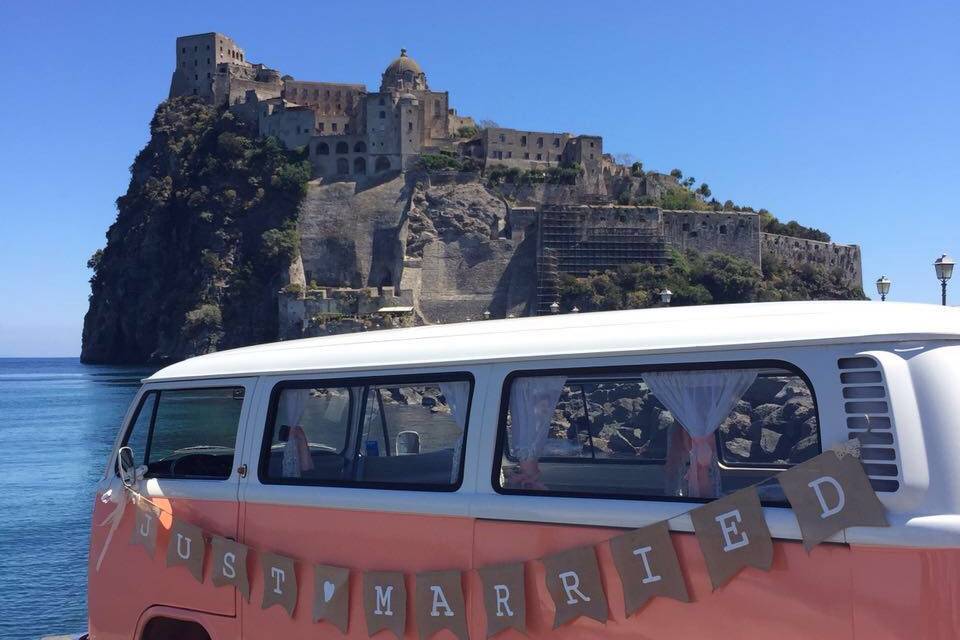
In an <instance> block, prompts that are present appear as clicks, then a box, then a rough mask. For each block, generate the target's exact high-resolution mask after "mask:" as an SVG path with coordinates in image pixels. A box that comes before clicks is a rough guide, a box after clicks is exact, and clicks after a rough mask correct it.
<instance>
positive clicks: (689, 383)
mask: <svg viewBox="0 0 960 640" xmlns="http://www.w3.org/2000/svg"><path fill="white" fill-rule="evenodd" d="M756 378H757V371H756V370H755V369H727V370H718V371H648V372H646V373H644V374H643V380H644V382H646V383H647V386H648V387H650V391H652V392H653V394H654V395H655V396H656V397H657V399H658V400H660V402H662V403H663V405H664V406H665V407H666V408H667V409H668V410H669V411H670V413H672V414H673V417H674V418H676V419H677V421H678V422H679V423H680V424H681V425H682V426H683V428H684V429H685V430H686V431H687V433H688V434H690V440H691V447H690V471H689V475H688V485H689V492H690V495H691V496H693V497H697V498H709V497H714V496H716V495H718V494H719V488H720V486H719V482H720V477H719V473H716V471H717V470H715V469H713V468H714V467H715V466H716V464H717V460H716V455H715V450H714V445H713V440H714V438H713V433H714V432H715V431H716V430H717V429H718V428H719V427H720V423H722V422H723V421H724V420H725V419H726V418H727V416H729V415H730V412H731V411H733V408H734V407H735V406H736V405H737V402H739V400H740V397H741V396H742V395H743V394H744V393H745V392H746V391H747V389H749V388H750V385H752V384H753V381H754V380H756ZM711 474H712V475H713V477H712V478H710V475H711Z"/></svg>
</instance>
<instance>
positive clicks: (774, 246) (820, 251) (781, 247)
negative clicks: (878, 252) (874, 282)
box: [761, 233, 863, 288]
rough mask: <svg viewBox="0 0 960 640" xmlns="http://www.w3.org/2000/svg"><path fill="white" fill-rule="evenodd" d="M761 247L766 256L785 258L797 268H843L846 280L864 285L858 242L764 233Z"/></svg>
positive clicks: (841, 270) (857, 284)
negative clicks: (813, 265)
mask: <svg viewBox="0 0 960 640" xmlns="http://www.w3.org/2000/svg"><path fill="white" fill-rule="evenodd" d="M761 248H762V250H763V253H764V254H765V255H770V256H774V257H776V258H778V259H780V260H783V261H784V262H786V263H787V264H788V265H790V266H791V267H794V268H796V267H799V266H802V265H804V264H815V265H819V266H821V267H824V268H826V269H828V270H834V269H836V270H839V271H840V272H841V273H842V274H843V277H844V282H845V283H847V284H849V285H853V286H858V287H861V288H862V287H863V268H862V265H861V262H860V247H859V246H858V245H855V244H836V243H833V242H820V241H818V240H806V239H804V238H795V237H792V236H781V235H777V234H775V233H762V234H761Z"/></svg>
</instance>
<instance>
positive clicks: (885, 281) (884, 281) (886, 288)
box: [877, 276, 890, 302]
mask: <svg viewBox="0 0 960 640" xmlns="http://www.w3.org/2000/svg"><path fill="white" fill-rule="evenodd" d="M877 293H879V294H880V302H884V301H886V299H887V294H888V293H890V278H888V277H887V276H880V277H879V278H877Z"/></svg>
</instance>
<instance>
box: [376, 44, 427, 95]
mask: <svg viewBox="0 0 960 640" xmlns="http://www.w3.org/2000/svg"><path fill="white" fill-rule="evenodd" d="M426 88H427V76H426V74H425V73H424V72H423V69H421V68H420V65H419V64H417V61H416V60H414V59H413V58H411V57H410V56H408V55H407V50H406V49H400V55H399V56H398V57H397V58H395V59H394V61H393V62H391V63H390V64H389V65H387V68H386V69H384V71H383V77H382V80H381V82H380V91H414V90H418V89H419V90H424V89H426Z"/></svg>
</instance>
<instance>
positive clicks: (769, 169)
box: [0, 0, 960, 356]
mask: <svg viewBox="0 0 960 640" xmlns="http://www.w3.org/2000/svg"><path fill="white" fill-rule="evenodd" d="M268 15H269V17H267V16H268ZM206 31H221V32H223V33H226V34H228V35H230V36H232V37H233V38H234V39H236V40H237V42H238V43H239V44H240V46H241V47H243V48H244V49H245V50H246V52H247V58H248V59H249V60H252V61H257V62H264V63H266V64H268V65H269V66H272V67H274V68H278V69H280V70H282V71H283V72H284V73H289V74H291V75H293V76H295V77H297V78H302V79H310V80H329V81H345V82H363V83H366V84H367V86H372V87H376V86H378V84H379V77H380V73H381V71H382V70H383V67H384V66H386V64H387V63H388V62H389V61H390V60H391V59H392V58H393V57H394V56H395V55H396V54H397V52H398V50H399V49H400V47H406V48H408V49H409V51H410V55H412V56H413V57H414V58H416V59H417V60H418V61H419V62H420V64H421V65H422V66H423V68H424V71H425V72H426V73H427V77H428V81H429V83H430V86H431V87H432V88H434V89H439V90H447V91H449V92H450V96H451V104H452V105H453V106H455V107H456V108H457V109H458V110H459V111H460V112H461V113H465V114H470V115H473V116H475V117H477V118H485V119H492V120H495V121H497V122H498V123H500V124H501V125H503V126H509V127H518V128H531V129H544V130H563V131H571V132H575V133H594V134H600V135H602V136H603V137H604V146H605V149H606V150H607V151H610V152H615V153H616V152H627V153H631V154H633V155H634V156H636V157H637V158H638V159H640V160H642V161H643V163H644V165H645V166H646V167H647V168H649V169H659V170H664V171H669V170H670V169H672V168H674V167H678V168H680V169H682V170H683V172H684V174H686V175H692V176H695V177H696V178H697V179H698V181H706V182H707V183H709V184H710V187H711V188H712V190H713V192H714V195H715V196H716V197H718V198H719V199H720V200H726V199H728V198H729V199H732V200H734V201H735V202H738V203H741V204H749V205H752V206H754V207H756V208H760V207H765V208H767V209H769V210H770V211H772V212H773V213H774V214H775V215H777V216H778V217H780V218H781V219H782V220H784V221H786V220H788V219H791V218H795V219H797V220H799V221H800V222H802V223H804V224H807V225H810V226H815V227H819V228H822V229H824V230H825V231H827V232H829V233H830V234H831V235H832V236H833V238H834V239H835V240H836V241H838V242H850V243H857V244H860V245H861V247H862V250H863V267H864V277H865V280H866V281H867V286H866V289H867V292H868V294H872V293H873V281H874V280H875V279H876V278H877V277H879V276H880V275H881V274H886V275H887V276H888V277H890V278H891V279H892V280H893V289H892V291H891V299H895V300H909V301H919V302H931V303H934V302H938V296H939V285H938V283H937V282H936V280H935V278H934V275H933V267H932V266H931V264H932V262H933V260H934V258H936V257H937V256H938V255H939V254H940V253H941V252H943V251H947V252H950V253H951V254H952V255H954V256H958V255H960V203H958V195H957V187H958V186H960V159H958V152H960V81H958V69H960V36H958V34H960V3H957V2H955V1H953V2H911V3H904V2H897V3H893V2H812V3H786V2H769V1H757V2H715V1H713V2H672V3H662V2H658V3H648V2H628V1H624V2H604V3H587V2H582V1H577V2H563V1H558V0H554V1H553V2H532V1H522V2H515V1H514V2H499V1H496V0H489V1H485V2H482V3H469V4H468V3H456V2H436V3H434V2H417V1H415V0H408V1H407V2H379V1H372V0H368V1H364V2H360V3H346V4H344V3H330V2H317V1H316V0H314V1H312V2H300V1H296V0H288V1H287V2H282V3H279V2H271V3H263V2H256V3H253V2H251V3H245V2H241V1H235V2H230V3H222V4H221V3H200V2H174V1H165V2H162V3H160V2H157V3H144V2H136V3H133V2H124V3H120V2H106V1H105V2H98V3H75V2H63V3H51V2H43V1H37V2H30V3H27V2H7V3H2V5H0V54H2V55H0V60H3V61H4V81H3V86H4V91H3V100H0V194H2V198H0V303H2V312H0V356H46V355H77V354H79V351H80V330H81V326H82V321H83V314H84V313H85V311H86V306H87V295H88V293H89V285H88V283H87V279H88V278H89V276H90V273H89V272H88V271H87V269H86V267H85V264H86V260H87V258H88V257H89V256H90V254H91V253H93V251H94V250H95V249H97V248H99V247H102V246H103V245H104V243H105V238H104V232H105V231H106V229H107V227H108V226H109V224H110V223H111V222H112V221H113V219H114V218H115V216H116V210H115V207H114V200H115V199H116V198H117V197H118V196H119V195H121V194H122V193H123V192H124V191H125V190H126V187H127V182H128V179H129V173H128V167H129V166H130V164H131V162H132V161H133V158H134V155H135V154H136V153H137V151H138V150H139V149H140V148H141V147H142V146H143V145H144V144H145V142H146V140H147V135H148V123H149V121H150V117H151V115H152V113H153V109H154V107H155V106H156V104H157V103H158V102H159V101H161V100H163V99H164V98H165V97H166V93H167V90H168V88H169V81H170V74H171V72H172V70H173V64H174V39H175V38H176V36H177V35H183V34H190V33H201V32H206ZM954 289H955V291H956V293H955V294H954V296H953V301H954V302H958V303H960V278H957V281H956V282H955V283H954Z"/></svg>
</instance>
